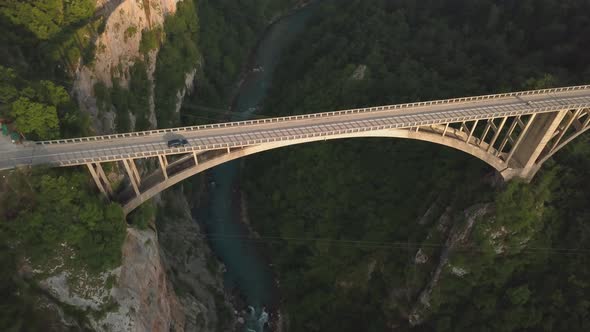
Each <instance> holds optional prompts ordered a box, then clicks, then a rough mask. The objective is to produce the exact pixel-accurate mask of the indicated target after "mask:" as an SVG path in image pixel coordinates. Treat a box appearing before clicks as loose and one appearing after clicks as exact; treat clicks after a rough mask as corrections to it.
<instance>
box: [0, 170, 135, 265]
mask: <svg viewBox="0 0 590 332" xmlns="http://www.w3.org/2000/svg"><path fill="white" fill-rule="evenodd" d="M47 172H48V170H47V169H41V170H37V171H34V173H32V174H25V173H22V174H21V173H18V172H15V173H13V174H12V175H11V176H10V177H9V178H7V183H6V189H7V190H6V191H5V192H4V193H3V195H2V204H1V205H2V210H1V211H0V212H1V214H0V216H1V217H2V219H3V220H5V221H4V222H3V223H2V224H1V225H0V227H1V228H2V232H4V233H5V234H10V235H11V238H12V239H14V240H16V241H17V242H14V243H12V244H13V245H15V246H17V247H18V248H20V250H22V253H23V254H24V255H26V256H27V257H30V259H31V260H32V262H33V263H37V264H42V262H44V261H45V260H47V259H48V258H50V257H53V256H55V253H56V251H57V250H59V248H60V246H62V245H66V246H68V247H70V248H72V249H74V250H75V252H76V255H75V258H74V259H75V261H76V262H77V263H78V264H82V265H84V266H86V267H88V268H90V269H91V270H94V271H102V270H103V269H106V268H110V267H114V266H116V265H117V264H119V263H120V258H121V252H120V250H121V245H122V243H123V239H124V237H125V221H124V219H123V211H122V209H121V207H120V206H119V205H117V204H114V203H110V204H106V205H105V204H104V203H103V202H102V201H101V200H100V198H99V197H98V196H97V195H96V194H94V192H90V191H88V188H89V185H88V176H86V175H85V174H83V173H78V172H73V173H70V174H68V173H64V174H61V175H57V174H55V175H53V174H52V175H53V176H52V175H43V174H44V173H47ZM49 174H51V172H50V173H49ZM14 240H13V241H14Z"/></svg>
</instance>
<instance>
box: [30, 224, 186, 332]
mask: <svg viewBox="0 0 590 332" xmlns="http://www.w3.org/2000/svg"><path fill="white" fill-rule="evenodd" d="M122 251H123V257H122V265H121V266H120V267H118V268H116V269H114V270H111V271H105V272H103V273H101V274H99V275H93V274H91V273H88V272H87V271H86V270H84V269H80V268H65V266H64V264H59V265H58V267H59V270H52V271H42V270H39V269H34V270H33V271H32V272H33V276H35V275H43V274H45V273H47V272H49V273H50V274H53V273H55V274H53V275H51V276H49V277H47V278H45V279H42V280H41V281H40V282H39V285H40V286H41V287H42V288H43V289H44V290H45V291H46V292H48V293H49V294H51V296H52V297H53V298H54V299H56V300H57V301H59V302H61V303H64V304H67V305H70V306H72V307H75V308H76V309H77V310H79V311H81V312H86V313H87V315H86V317H85V319H86V321H87V323H88V324H89V325H90V326H89V327H91V328H92V329H93V330H96V331H138V332H139V331H170V330H174V331H182V327H183V326H184V321H185V316H184V313H183V309H182V306H181V304H180V302H179V300H178V298H177V297H176V294H175V293H174V290H173V289H172V286H171V285H170V282H169V280H168V278H167V276H166V269H165V267H164V265H163V263H162V260H161V258H160V250H159V246H158V239H157V236H156V233H155V232H153V231H151V230H145V231H139V230H136V229H132V228H129V229H127V238H126V240H125V244H124V246H123V248H122ZM52 272H53V273H52ZM66 321H67V319H64V322H66Z"/></svg>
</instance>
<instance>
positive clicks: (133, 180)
mask: <svg viewBox="0 0 590 332" xmlns="http://www.w3.org/2000/svg"><path fill="white" fill-rule="evenodd" d="M123 165H125V169H126V170H127V174H128V175H129V181H130V182H131V185H132V186H133V191H135V194H136V195H137V196H140V192H139V181H137V179H136V178H135V176H136V174H135V172H137V169H135V172H134V171H133V168H135V163H134V162H133V159H123ZM138 177H139V175H138Z"/></svg>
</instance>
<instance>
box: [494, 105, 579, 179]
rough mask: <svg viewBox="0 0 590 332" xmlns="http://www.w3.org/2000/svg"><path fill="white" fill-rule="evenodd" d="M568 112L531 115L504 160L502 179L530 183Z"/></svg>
mask: <svg viewBox="0 0 590 332" xmlns="http://www.w3.org/2000/svg"><path fill="white" fill-rule="evenodd" d="M568 112H569V111H568V110H563V111H559V112H551V113H540V114H533V115H532V116H531V119H530V120H529V121H528V123H527V124H526V126H525V128H524V130H523V132H522V133H521V134H520V135H519V137H518V139H517V141H516V143H515V145H514V147H513V148H512V150H511V151H510V154H509V155H508V157H507V158H506V164H508V165H509V168H507V169H506V170H504V171H502V172H501V173H502V176H503V177H504V179H506V180H509V179H511V178H514V177H520V178H523V179H525V180H527V181H530V180H531V179H532V178H533V176H534V175H535V173H536V172H537V170H538V169H539V167H537V165H538V164H539V163H538V160H539V158H540V156H541V154H542V153H543V151H544V150H545V148H546V147H547V144H548V143H549V141H550V140H551V139H552V138H554V137H555V135H556V133H557V129H558V127H559V125H560V124H561V122H562V121H563V119H564V117H565V116H566V114H567V113H568Z"/></svg>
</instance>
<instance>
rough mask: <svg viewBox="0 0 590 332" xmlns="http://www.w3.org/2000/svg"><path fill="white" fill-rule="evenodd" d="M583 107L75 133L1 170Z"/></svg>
mask: <svg viewBox="0 0 590 332" xmlns="http://www.w3.org/2000/svg"><path fill="white" fill-rule="evenodd" d="M588 107H590V86H578V87H568V88H559V89H547V90H536V91H525V92H519V93H510V94H501V95H488V96H478V97H467V98H457V99H448V100H438V101H432V102H420V103H413V104H401V105H390V106H379V107H370V108H362V109H353V110H344V111H337V112H328V113H316V114H309V115H297V116H290V117H282V118H269V119H261V120H252V121H240V122H230V123H223V124H214V125H205V126H196V127H183V128H173V129H163V130H154V131H148V132H136V133H128V134H118V135H105V136H96V137H88V138H80V139H70V140H59V141H46V142H36V143H29V144H27V145H25V146H22V147H21V148H19V149H17V150H3V151H0V169H9V168H14V167H18V166H27V165H42V164H49V165H52V166H74V165H82V164H86V163H89V162H106V161H117V160H123V159H136V158H146V157H153V156H157V155H172V154H180V153H187V152H191V151H206V150H212V149H220V148H226V147H231V148H233V147H244V146H250V145H255V144H260V143H265V142H276V141H289V140H295V139H301V138H308V137H322V136H326V137H329V136H331V135H337V134H342V133H353V132H362V131H372V130H380V129H389V128H408V127H418V126H425V125H432V124H445V123H450V122H458V121H472V120H481V119H492V118H500V117H506V116H514V115H525V114H534V113H547V112H552V111H555V110H562V109H567V108H571V109H578V108H588ZM179 137H184V138H186V139H187V140H188V141H189V143H190V144H189V146H187V147H183V148H174V149H169V148H168V147H167V141H168V140H169V139H173V138H179Z"/></svg>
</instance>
